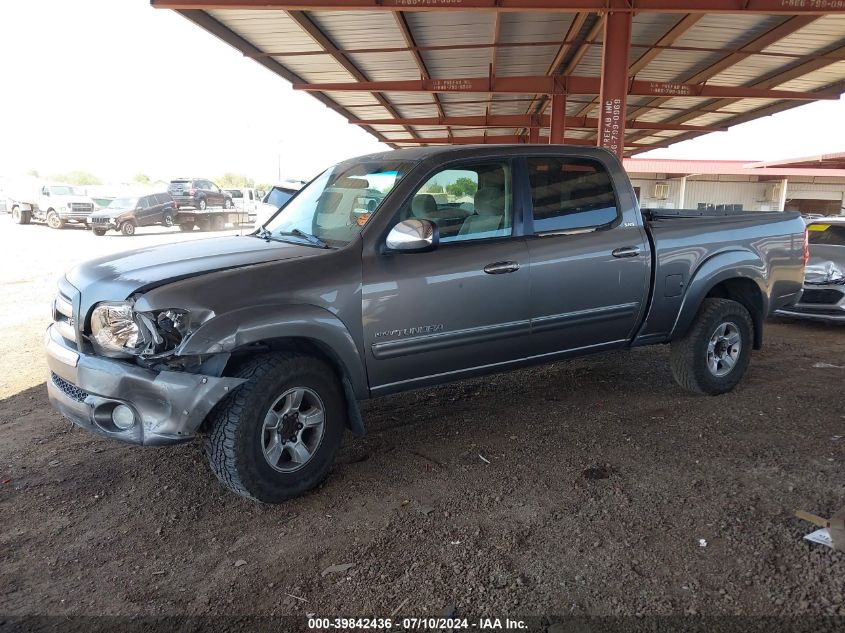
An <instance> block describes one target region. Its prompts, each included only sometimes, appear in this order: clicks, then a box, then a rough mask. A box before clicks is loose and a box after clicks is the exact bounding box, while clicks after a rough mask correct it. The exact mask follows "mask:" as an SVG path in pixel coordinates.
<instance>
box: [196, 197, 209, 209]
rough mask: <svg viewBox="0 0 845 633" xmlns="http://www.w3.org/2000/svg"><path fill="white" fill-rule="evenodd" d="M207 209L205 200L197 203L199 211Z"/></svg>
mask: <svg viewBox="0 0 845 633" xmlns="http://www.w3.org/2000/svg"><path fill="white" fill-rule="evenodd" d="M207 207H208V203H207V202H206V201H205V198H200V201H199V202H198V203H197V208H198V209H199V210H200V211H205V210H206V208H207Z"/></svg>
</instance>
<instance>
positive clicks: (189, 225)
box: [179, 222, 194, 233]
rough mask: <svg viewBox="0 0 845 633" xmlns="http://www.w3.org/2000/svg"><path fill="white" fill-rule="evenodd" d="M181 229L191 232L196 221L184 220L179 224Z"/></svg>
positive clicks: (184, 231)
mask: <svg viewBox="0 0 845 633" xmlns="http://www.w3.org/2000/svg"><path fill="white" fill-rule="evenodd" d="M179 230H180V231H182V232H183V233H190V232H191V231H193V230H194V223H193V222H182V223H181V224H180V225H179Z"/></svg>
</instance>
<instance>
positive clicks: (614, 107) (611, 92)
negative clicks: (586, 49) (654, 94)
mask: <svg viewBox="0 0 845 633" xmlns="http://www.w3.org/2000/svg"><path fill="white" fill-rule="evenodd" d="M631 15H632V14H631V13H622V12H615V13H613V12H611V13H608V14H607V17H606V18H605V21H604V46H603V47H602V60H601V95H600V98H599V105H600V110H599V117H598V118H599V125H598V145H599V147H604V148H605V149H608V150H610V151H611V152H613V153H614V154H616V155H617V156H618V157H619V158H620V159H621V158H622V155H623V152H624V150H625V107H626V105H627V103H628V49H629V48H630V45H631Z"/></svg>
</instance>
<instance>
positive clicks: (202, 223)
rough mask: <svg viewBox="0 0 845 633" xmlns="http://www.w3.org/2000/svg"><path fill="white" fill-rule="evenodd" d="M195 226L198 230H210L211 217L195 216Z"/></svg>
mask: <svg viewBox="0 0 845 633" xmlns="http://www.w3.org/2000/svg"><path fill="white" fill-rule="evenodd" d="M197 228H198V229H199V230H200V231H209V230H211V219H210V218H197Z"/></svg>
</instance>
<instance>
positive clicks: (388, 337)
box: [362, 160, 529, 395]
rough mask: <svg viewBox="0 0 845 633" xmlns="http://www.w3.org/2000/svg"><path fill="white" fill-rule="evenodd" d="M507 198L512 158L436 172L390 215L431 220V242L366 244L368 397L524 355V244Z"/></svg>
mask: <svg viewBox="0 0 845 633" xmlns="http://www.w3.org/2000/svg"><path fill="white" fill-rule="evenodd" d="M515 199H516V197H515V196H514V187H513V178H512V169H511V163H510V161H507V160H502V161H485V162H478V163H475V164H462V165H460V166H459V167H454V168H450V169H445V170H441V171H439V172H437V173H436V174H434V175H433V176H432V177H431V178H429V179H428V180H427V182H426V183H425V184H424V185H423V186H422V187H420V188H419V189H418V190H417V191H416V192H415V194H414V195H413V196H411V197H410V198H409V199H408V201H407V202H406V203H405V204H404V206H403V207H402V208H401V209H400V211H399V212H398V214H397V216H396V218H395V221H396V222H398V221H400V220H404V219H410V218H420V219H426V220H430V221H432V222H434V223H435V224H437V225H438V227H439V230H440V244H439V246H438V248H436V249H435V250H433V251H431V252H424V253H390V252H387V253H386V252H384V251H383V249H381V248H380V246H383V245H378V244H375V245H368V248H366V249H365V255H364V268H363V288H362V292H363V297H362V299H363V323H364V343H365V348H366V350H365V352H366V361H367V372H368V376H369V380H370V385H371V388H372V390H373V393H374V394H377V395H381V394H385V393H390V392H392V391H398V390H401V389H405V388H408V387H411V386H420V385H424V384H430V383H436V382H444V381H446V380H449V379H451V378H458V377H460V376H465V375H469V374H470V373H472V372H473V370H478V371H481V370H482V368H486V367H490V366H497V365H500V364H502V363H505V362H507V361H510V360H513V359H516V358H519V357H520V356H524V355H526V348H527V345H528V339H529V311H528V299H529V266H528V250H527V247H526V244H525V241H524V238H523V237H522V236H520V235H519V233H520V230H519V228H518V227H519V226H520V225H521V223H520V222H519V221H518V218H519V216H520V214H521V211H519V210H518V209H516V207H515V204H514V201H515ZM515 227H517V228H516V229H515ZM380 239H383V238H380Z"/></svg>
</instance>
